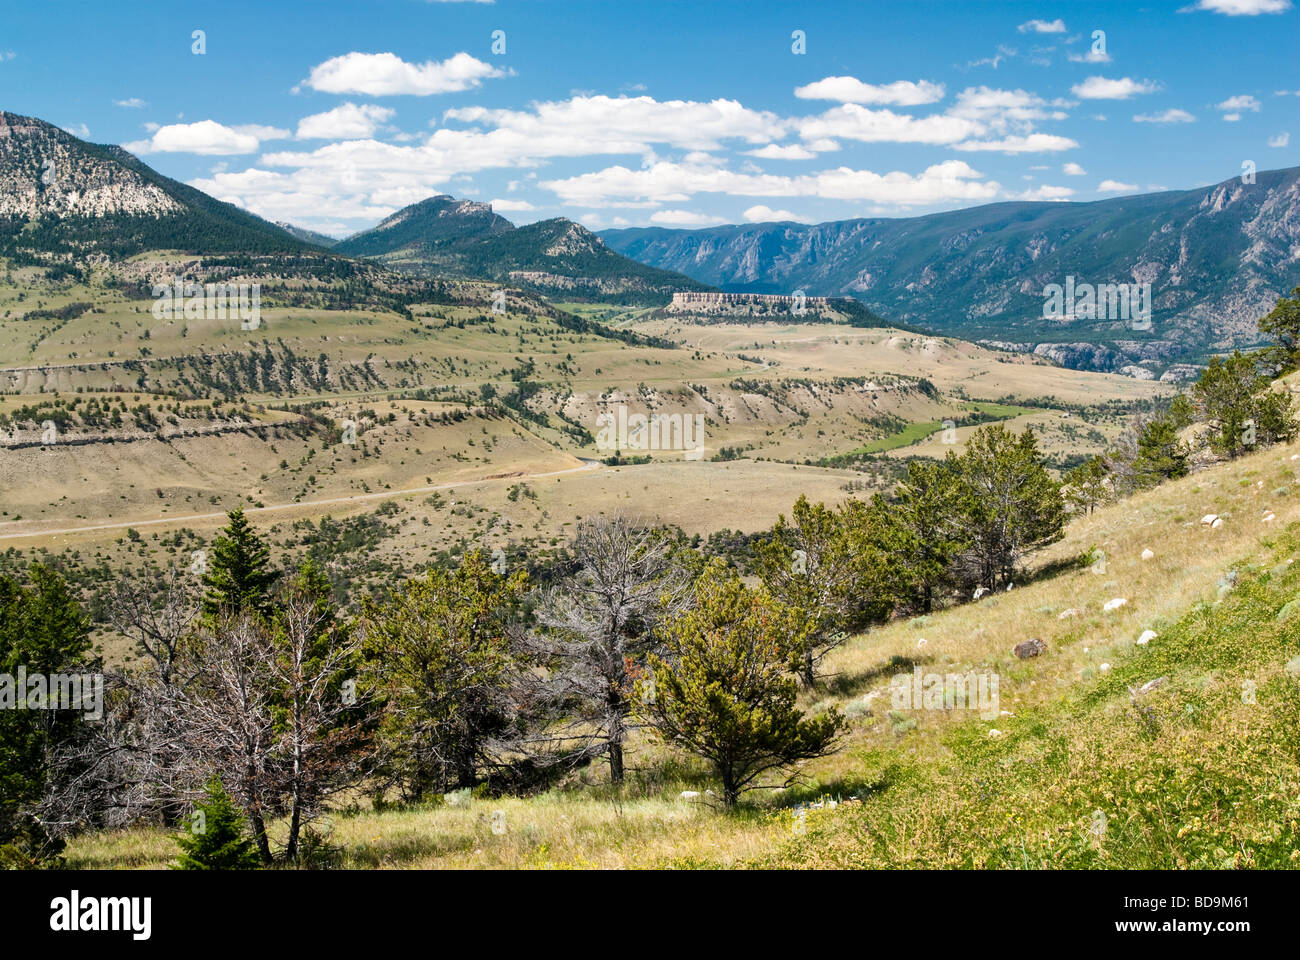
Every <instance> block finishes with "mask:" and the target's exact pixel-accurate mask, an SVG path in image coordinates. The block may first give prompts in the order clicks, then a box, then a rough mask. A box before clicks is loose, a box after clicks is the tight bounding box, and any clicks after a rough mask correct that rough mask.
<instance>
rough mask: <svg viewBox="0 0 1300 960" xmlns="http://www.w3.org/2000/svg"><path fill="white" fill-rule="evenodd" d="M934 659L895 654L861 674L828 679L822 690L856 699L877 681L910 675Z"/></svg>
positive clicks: (843, 674)
mask: <svg viewBox="0 0 1300 960" xmlns="http://www.w3.org/2000/svg"><path fill="white" fill-rule="evenodd" d="M933 659H934V658H933V657H903V656H899V655H898V654H894V656H892V657H890V658H889V659H888V660H886V661H885V662H884V663H881V664H877V665H876V666H874V667H872V668H870V669H869V670H864V671H862V672H861V673H837V674H835V675H834V676H832V677H828V678H826V680H825V681H824V682H823V684H822V687H821V690H822V692H825V693H828V694H831V695H833V696H836V697H856V696H857V695H858V694H860V693H865V692H866V690H867V689H868V688H869V687H871V686H873V685H874V683H875V681H877V680H879V679H880V678H882V677H885V678H888V677H892V676H894V675H895V674H897V673H908V672H910V671H911V670H912V668H913V667H919V666H921V665H922V664H926V663H930V662H931V661H932V660H933Z"/></svg>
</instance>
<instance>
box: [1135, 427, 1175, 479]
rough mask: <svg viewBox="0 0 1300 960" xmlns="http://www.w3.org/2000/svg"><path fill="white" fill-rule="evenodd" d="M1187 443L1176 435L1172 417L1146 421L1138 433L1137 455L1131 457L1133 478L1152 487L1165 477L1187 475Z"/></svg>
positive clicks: (1171, 477)
mask: <svg viewBox="0 0 1300 960" xmlns="http://www.w3.org/2000/svg"><path fill="white" fill-rule="evenodd" d="M1187 456H1188V452H1187V447H1186V446H1185V445H1184V444H1183V442H1182V441H1181V440H1180V439H1178V426H1177V424H1176V423H1175V422H1174V420H1173V419H1172V418H1171V417H1157V418H1156V419H1154V420H1150V421H1148V422H1147V423H1146V424H1145V425H1143V427H1142V431H1141V432H1140V433H1139V434H1138V440H1137V456H1136V457H1134V458H1133V476H1134V482H1135V483H1136V484H1137V486H1139V487H1152V486H1155V485H1156V484H1158V483H1162V482H1163V481H1165V480H1174V479H1176V478H1178V477H1185V476H1187V472H1188V470H1187Z"/></svg>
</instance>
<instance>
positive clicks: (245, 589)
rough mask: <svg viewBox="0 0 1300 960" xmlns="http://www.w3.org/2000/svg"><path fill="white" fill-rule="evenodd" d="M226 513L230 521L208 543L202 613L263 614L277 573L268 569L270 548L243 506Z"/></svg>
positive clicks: (265, 611)
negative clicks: (209, 545) (208, 551)
mask: <svg viewBox="0 0 1300 960" xmlns="http://www.w3.org/2000/svg"><path fill="white" fill-rule="evenodd" d="M227 516H229V518H230V523H228V524H227V525H226V527H225V529H224V530H222V531H221V535H220V536H218V537H217V541H216V543H214V544H213V545H212V551H211V556H210V558H209V561H208V570H207V572H206V573H205V574H204V575H203V585H204V587H205V588H206V593H205V594H204V596H203V612H204V614H205V615H206V616H208V617H214V616H216V615H217V614H218V613H220V612H221V611H222V610H225V611H226V613H228V614H232V615H233V614H237V613H245V612H249V613H257V614H261V615H265V614H267V613H268V612H269V610H270V598H271V587H272V585H273V584H274V583H275V581H276V580H277V579H278V578H279V576H280V574H279V572H278V571H275V570H272V569H271V566H270V564H271V551H270V550H269V549H268V548H267V546H266V544H265V543H264V542H263V541H262V538H261V537H259V536H258V535H257V532H256V531H255V530H253V528H252V525H251V524H249V522H248V519H247V518H246V517H245V516H244V510H243V508H242V507H236V508H235V509H234V510H231V511H230V513H229V514H227Z"/></svg>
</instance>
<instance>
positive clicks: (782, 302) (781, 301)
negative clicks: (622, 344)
mask: <svg viewBox="0 0 1300 960" xmlns="http://www.w3.org/2000/svg"><path fill="white" fill-rule="evenodd" d="M830 305H831V298H830V297H804V296H798V297H793V296H786V295H784V294H774V293H693V292H691V293H674V294H673V301H672V303H670V304H669V305H668V309H669V310H709V309H715V310H716V309H723V310H730V309H736V308H748V307H768V308H771V307H829V306H830Z"/></svg>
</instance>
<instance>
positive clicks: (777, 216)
mask: <svg viewBox="0 0 1300 960" xmlns="http://www.w3.org/2000/svg"><path fill="white" fill-rule="evenodd" d="M741 216H743V217H744V218H745V219H746V220H748V221H749V222H750V223H780V222H782V221H785V220H793V221H794V222H795V223H811V222H812V221H811V220H809V219H808V218H807V217H801V216H799V214H797V213H791V212H790V211H789V210H773V209H772V208H771V207H769V206H767V205H766V204H762V203H760V204H757V205H755V206H752V207H750V208H749V209H748V210H746V211H745V212H744V213H743V214H741Z"/></svg>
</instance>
